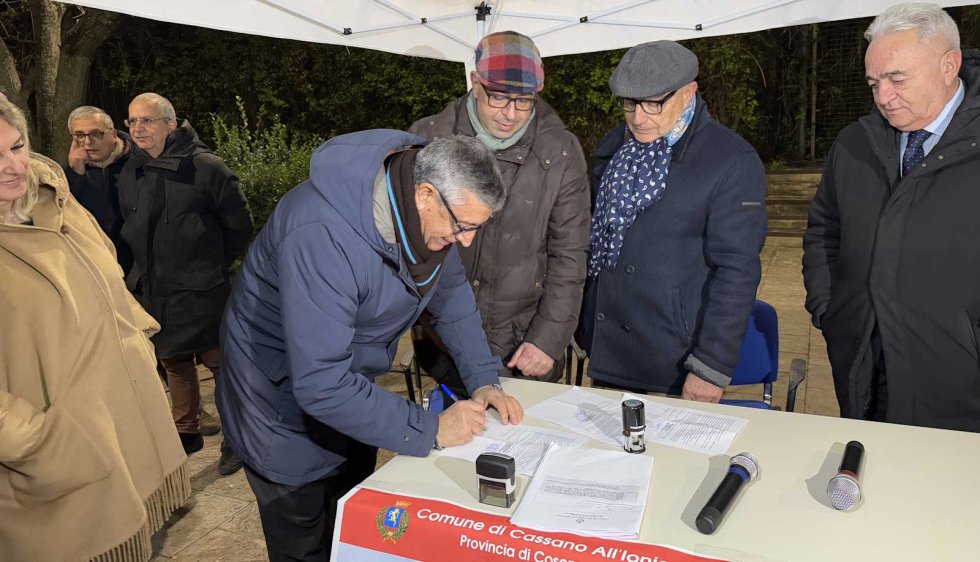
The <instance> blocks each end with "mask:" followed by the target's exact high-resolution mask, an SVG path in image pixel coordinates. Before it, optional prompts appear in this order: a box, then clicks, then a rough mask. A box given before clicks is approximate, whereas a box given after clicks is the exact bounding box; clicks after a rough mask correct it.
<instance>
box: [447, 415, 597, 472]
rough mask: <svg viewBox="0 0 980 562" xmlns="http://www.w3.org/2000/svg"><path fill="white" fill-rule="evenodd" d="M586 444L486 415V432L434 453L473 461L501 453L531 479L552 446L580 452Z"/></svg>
mask: <svg viewBox="0 0 980 562" xmlns="http://www.w3.org/2000/svg"><path fill="white" fill-rule="evenodd" d="M587 441H588V439H586V438H585V437H582V436H581V435H573V434H571V433H566V432H564V431H552V430H549V429H542V428H539V427H530V426H526V425H503V424H502V423H500V421H498V419H497V417H496V416H494V415H490V414H488V415H487V430H486V431H485V432H484V433H483V435H477V436H475V437H474V438H473V440H472V441H470V442H469V443H467V444H465V445H459V446H456V447H446V448H445V449H443V450H442V451H433V453H434V454H437V455H441V456H444V457H452V458H457V459H463V460H467V461H470V462H476V457H478V456H480V455H481V454H483V453H504V454H506V455H510V456H512V457H514V461H515V463H516V464H517V473H518V474H524V475H527V476H531V475H532V474H534V471H535V470H536V469H537V468H538V465H539V464H540V463H541V459H542V458H544V453H545V451H547V450H548V447H549V446H550V445H551V444H554V445H556V446H558V447H567V448H572V449H579V448H581V447H583V446H585V443H586V442H587Z"/></svg>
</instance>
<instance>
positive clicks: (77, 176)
mask: <svg viewBox="0 0 980 562" xmlns="http://www.w3.org/2000/svg"><path fill="white" fill-rule="evenodd" d="M68 132H69V134H71V149H70V150H69V151H68V165H67V166H65V167H64V168H65V176H67V178H68V186H69V188H71V194H72V195H74V196H75V199H77V200H78V202H79V203H81V205H82V206H83V207H85V208H86V209H87V210H88V212H90V213H92V216H93V217H95V220H96V221H97V222H98V223H99V226H100V227H101V228H102V230H103V231H104V232H105V233H106V236H108V237H109V239H110V240H112V244H113V245H114V246H115V247H116V260H117V261H118V262H119V265H120V266H121V267H122V269H123V273H124V274H125V273H129V268H130V267H132V265H133V255H132V253H131V252H130V251H129V246H127V245H126V243H125V242H123V239H122V236H121V235H120V231H121V230H122V222H123V221H122V212H121V211H120V209H119V192H118V191H117V187H116V182H117V179H118V177H119V172H121V171H122V169H123V166H125V165H126V161H127V160H128V159H129V151H130V147H131V145H132V139H131V138H130V137H129V135H128V134H126V133H124V132H123V131H117V130H116V129H115V127H114V126H113V123H112V118H111V117H109V114H107V113H106V112H105V111H103V110H101V109H99V108H98V107H93V106H91V105H83V106H81V107H76V108H75V109H74V110H72V112H71V114H70V115H68Z"/></svg>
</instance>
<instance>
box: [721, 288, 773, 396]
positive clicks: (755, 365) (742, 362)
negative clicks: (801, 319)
mask: <svg viewBox="0 0 980 562" xmlns="http://www.w3.org/2000/svg"><path fill="white" fill-rule="evenodd" d="M778 374H779V321H778V320H777V318H776V309H775V308H773V307H772V305H770V304H769V303H766V302H763V301H759V300H757V301H755V305H753V306H752V314H751V315H750V316H749V324H748V328H747V329H746V330H745V340H744V341H743V342H742V353H741V356H740V357H739V358H738V364H737V365H736V366H735V372H734V373H733V374H732V382H731V384H733V385H739V384H760V383H772V382H774V381H775V380H776V376H777V375H778Z"/></svg>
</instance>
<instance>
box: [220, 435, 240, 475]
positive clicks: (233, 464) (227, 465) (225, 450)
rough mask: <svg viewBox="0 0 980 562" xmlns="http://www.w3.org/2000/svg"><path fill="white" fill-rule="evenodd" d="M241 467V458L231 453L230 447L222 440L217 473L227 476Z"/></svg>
mask: <svg viewBox="0 0 980 562" xmlns="http://www.w3.org/2000/svg"><path fill="white" fill-rule="evenodd" d="M241 468H242V459H240V458H238V455H236V454H235V453H233V452H232V450H231V448H230V447H228V445H225V443H224V441H222V442H221V458H220V459H218V474H220V475H222V476H228V475H229V474H234V473H236V472H238V471H239V470H241Z"/></svg>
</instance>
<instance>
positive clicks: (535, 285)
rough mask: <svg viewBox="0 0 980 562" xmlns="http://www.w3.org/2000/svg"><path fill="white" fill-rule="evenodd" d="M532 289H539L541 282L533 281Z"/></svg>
mask: <svg viewBox="0 0 980 562" xmlns="http://www.w3.org/2000/svg"><path fill="white" fill-rule="evenodd" d="M534 288H535V289H540V288H541V282H540V281H535V282H534Z"/></svg>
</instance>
